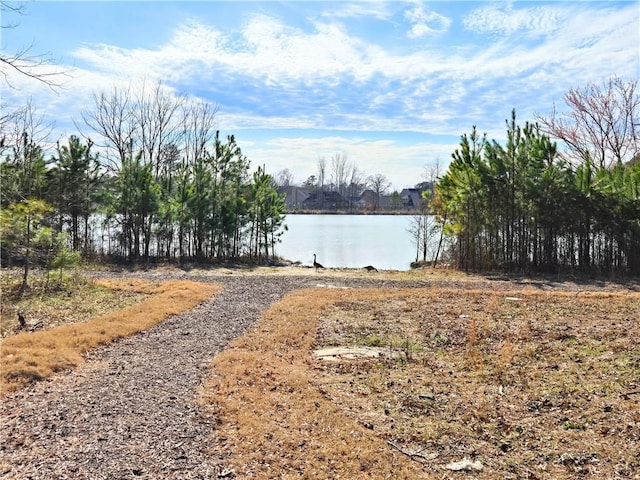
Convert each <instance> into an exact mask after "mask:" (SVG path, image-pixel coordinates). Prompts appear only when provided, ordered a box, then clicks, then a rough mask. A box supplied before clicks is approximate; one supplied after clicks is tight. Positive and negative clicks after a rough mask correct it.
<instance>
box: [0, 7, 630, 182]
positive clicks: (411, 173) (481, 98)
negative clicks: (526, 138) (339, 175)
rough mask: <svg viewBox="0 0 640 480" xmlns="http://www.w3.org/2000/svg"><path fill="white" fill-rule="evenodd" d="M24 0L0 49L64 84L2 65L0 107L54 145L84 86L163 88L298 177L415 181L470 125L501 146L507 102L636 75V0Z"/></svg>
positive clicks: (535, 104)
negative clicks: (339, 166)
mask: <svg viewBox="0 0 640 480" xmlns="http://www.w3.org/2000/svg"><path fill="white" fill-rule="evenodd" d="M10 3H12V2H10ZM22 3H23V4H24V7H25V12H24V15H22V16H10V15H8V14H6V12H5V14H4V15H3V19H2V23H3V24H7V23H17V26H16V27H15V28H11V29H7V28H3V29H2V39H1V48H2V50H3V52H8V53H13V52H17V51H19V50H21V49H22V48H24V47H25V46H29V45H31V44H33V47H32V49H31V52H32V53H36V54H45V55H46V56H47V57H48V58H51V59H54V60H55V65H53V66H49V67H45V68H47V69H48V70H51V69H56V68H59V69H63V70H65V71H66V72H67V74H68V75H67V76H66V77H65V78H64V84H63V88H62V89H59V90H56V91H52V90H51V89H49V88H47V87H46V86H44V85H42V84H40V83H38V82H36V81H33V80H30V79H28V78H25V77H20V76H17V75H15V74H14V73H13V72H9V73H8V77H7V78H6V80H8V81H9V82H10V84H11V87H9V86H7V83H6V82H4V81H3V80H1V79H0V82H2V84H1V85H0V88H1V89H2V91H1V94H2V108H3V110H5V111H9V110H10V109H11V108H16V107H19V106H24V104H25V103H26V101H27V99H29V98H31V100H32V103H33V105H34V106H35V107H36V109H37V110H38V112H39V113H40V114H41V115H42V116H43V119H44V120H46V121H55V129H54V131H53V132H52V141H53V142H55V141H56V140H58V139H63V141H64V139H65V138H66V137H67V136H68V135H70V134H74V133H78V130H77V128H76V127H75V126H74V123H73V122H74V120H75V121H76V122H80V124H81V112H82V111H83V110H86V109H88V108H91V107H92V105H93V100H92V95H93V94H94V93H100V92H109V91H111V89H112V88H113V87H114V86H126V85H128V84H132V83H135V82H140V81H142V80H144V81H145V82H146V83H150V82H151V83H155V82H157V81H161V82H162V84H163V85H164V86H166V88H168V89H169V90H170V91H171V92H176V93H183V94H187V95H189V96H190V97H193V98H196V99H200V100H206V101H208V102H211V103H213V104H216V105H217V106H218V114H217V128H219V129H220V131H221V133H223V134H224V135H226V134H231V133H233V134H234V135H235V136H236V139H237V141H238V143H239V145H240V147H241V148H242V150H243V153H244V154H245V155H246V156H247V157H248V158H249V159H250V160H251V163H252V166H253V167H254V168H257V166H258V165H262V164H265V165H266V167H267V170H268V171H269V172H270V173H273V174H276V173H277V172H278V171H280V170H282V169H284V168H288V169H289V170H290V171H291V172H292V173H293V175H294V179H295V181H296V182H302V181H303V180H305V179H306V178H307V177H308V176H309V175H312V174H314V173H316V171H317V163H318V159H319V158H320V157H324V158H326V159H327V161H328V162H330V159H331V157H332V156H334V155H335V154H338V153H339V154H346V155H347V157H348V159H349V160H350V161H351V162H353V163H355V164H356V165H357V166H358V168H359V170H360V171H362V172H363V173H364V174H366V175H372V174H378V173H381V174H383V175H385V176H386V177H387V178H388V179H389V180H390V181H391V182H392V184H393V187H394V188H396V189H401V188H403V187H406V186H413V185H414V184H416V183H418V182H420V181H422V180H423V179H424V178H425V174H426V173H427V172H428V171H429V170H430V169H433V167H434V166H435V165H436V164H437V163H439V165H440V167H441V170H442V169H444V168H446V166H447V164H448V163H449V161H450V156H451V153H452V152H453V150H454V149H455V148H456V147H457V145H458V143H459V138H460V135H462V134H463V133H466V132H469V131H470V130H471V128H472V126H473V125H477V127H478V129H479V130H480V131H481V132H487V134H488V136H489V138H495V139H497V140H500V139H501V138H502V137H503V136H504V133H505V126H504V125H505V123H504V122H505V119H507V118H508V117H510V114H511V110H512V109H514V108H515V109H516V112H517V116H518V119H519V122H520V123H522V124H524V122H525V121H527V120H533V119H534V114H535V113H540V114H543V115H545V114H548V113H549V112H550V111H551V110H552V109H553V106H554V104H555V105H556V107H557V108H558V110H560V111H562V110H563V108H564V103H563V95H564V94H565V93H566V92H567V91H568V90H569V89H570V88H574V87H582V86H585V85H586V84H588V83H589V82H596V83H602V82H604V81H605V80H607V79H608V78H610V77H611V76H613V75H617V76H620V77H623V78H625V79H631V78H638V76H639V74H640V2H638V1H627V2H613V1H607V2H591V1H582V2H570V1H555V2H542V1H533V2H525V1H522V2H521V1H517V2H507V1H501V2H480V1H466V2H456V1H450V2H423V1H408V2H400V1H391V2H378V1H362V2H350V1H346V2H329V1H319V2H307V1H281V2H276V1H269V2H251V1H241V2H224V1H193V2H171V1H145V2H129V1H112V2H91V1H75V2H49V1H34V2H22ZM87 133H88V132H87Z"/></svg>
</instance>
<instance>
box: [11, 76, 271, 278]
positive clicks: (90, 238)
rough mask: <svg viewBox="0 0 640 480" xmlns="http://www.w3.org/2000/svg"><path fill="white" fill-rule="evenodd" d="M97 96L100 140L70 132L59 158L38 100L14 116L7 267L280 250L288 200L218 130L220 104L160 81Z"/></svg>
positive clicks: (94, 122) (94, 123)
mask: <svg viewBox="0 0 640 480" xmlns="http://www.w3.org/2000/svg"><path fill="white" fill-rule="evenodd" d="M93 100H94V104H93V106H92V107H91V108H89V109H88V110H87V111H85V112H84V114H83V121H84V124H85V125H86V126H87V127H88V128H89V129H90V131H91V132H92V135H93V136H94V137H95V138H96V140H97V141H98V142H99V143H98V144H95V143H94V142H93V141H92V140H91V139H90V138H89V136H88V135H85V136H82V135H71V136H69V137H68V139H67V141H66V142H65V143H61V142H58V143H57V144H56V145H55V146H54V148H53V153H49V155H47V154H46V153H45V151H46V149H47V135H48V128H47V126H46V125H43V124H42V122H41V121H40V120H39V119H38V116H37V111H36V109H35V108H34V107H33V106H32V105H31V104H28V105H27V106H26V107H24V108H23V109H21V110H19V111H17V112H15V113H14V114H13V115H12V116H11V118H5V119H4V121H3V123H2V131H1V132H0V140H1V143H0V145H1V147H0V148H1V153H2V160H1V163H0V175H1V177H0V181H1V182H2V190H1V192H0V202H1V206H2V226H1V230H0V234H1V239H2V261H3V264H4V265H6V264H8V263H14V264H20V265H23V266H25V272H27V273H28V268H29V265H30V264H34V263H39V264H46V265H52V263H55V262H56V260H55V259H56V258H60V257H61V256H64V255H63V252H76V253H77V254H78V255H83V256H85V257H90V256H94V255H103V256H111V257H116V258H122V259H126V260H128V261H138V260H148V259H150V258H152V257H164V258H168V259H176V258H180V259H184V258H194V259H198V260H207V259H217V260H228V259H237V258H239V257H243V256H249V257H251V258H254V259H255V258H262V257H268V256H270V255H272V254H273V248H274V245H275V244H276V243H277V242H278V240H279V236H280V235H281V234H282V232H283V228H284V225H283V221H284V200H283V198H282V196H280V195H278V193H277V185H276V183H275V181H274V179H273V178H272V176H271V175H269V174H267V173H266V172H265V169H264V167H259V168H257V169H256V170H255V171H253V172H251V167H250V161H249V159H247V157H246V156H245V155H243V153H242V150H241V148H240V146H239V145H238V144H237V142H236V139H235V137H234V136H233V135H230V136H227V137H226V138H221V136H220V134H219V132H218V131H217V130H215V128H214V126H215V116H216V112H217V109H216V108H215V106H212V105H211V104H207V103H193V102H192V101H189V100H188V99H187V98H186V97H183V96H175V95H172V94H170V93H169V92H167V91H166V90H165V89H164V88H163V87H162V86H161V85H159V84H158V85H155V86H154V87H153V88H151V89H148V88H145V87H144V86H143V87H142V88H141V89H137V90H134V89H133V88H125V89H116V88H114V89H113V91H112V92H109V93H101V94H96V95H95V96H94V99H93ZM47 157H48V158H47ZM25 279H26V273H25ZM25 281H26V280H25Z"/></svg>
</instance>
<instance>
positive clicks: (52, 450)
mask: <svg viewBox="0 0 640 480" xmlns="http://www.w3.org/2000/svg"><path fill="white" fill-rule="evenodd" d="M194 279H195V280H201V281H212V282H215V283H221V284H222V285H223V287H224V288H223V290H222V291H221V292H219V293H218V294H217V295H215V296H214V297H213V298H212V299H211V300H209V301H207V302H205V303H203V304H201V305H200V306H198V307H197V308H195V309H193V310H191V311H189V312H186V313H184V314H182V315H179V316H175V317H172V318H170V319H168V320H167V321H165V322H163V323H161V324H159V325H157V326H156V327H154V328H152V329H150V330H147V331H146V332H143V333H141V334H138V335H135V336H133V337H129V338H127V339H124V340H122V341H119V342H117V343H114V344H112V345H109V346H107V347H104V348H100V349H98V350H96V351H95V352H93V353H92V354H91V355H90V361H88V362H87V363H86V364H85V365H84V366H82V367H81V368H79V369H77V370H75V371H74V372H73V373H70V374H68V375H63V376H59V377H57V378H55V379H54V380H50V381H44V382H40V383H38V384H36V385H34V386H33V387H31V388H28V389H24V390H22V391H20V392H17V393H15V394H13V395H10V396H9V397H7V398H5V399H4V400H3V402H2V406H1V407H0V418H1V419H2V424H3V425H2V429H1V430H0V479H2V480H4V479H21V480H23V479H24V480H26V479H47V480H49V479H59V480H62V479H91V480H94V479H96V480H97V479H135V478H146V479H205V478H206V479H211V478H218V477H222V476H224V466H223V464H222V459H220V458H217V457H216V456H215V455H214V456H212V455H211V454H210V453H209V452H208V450H209V448H208V445H207V442H208V441H211V439H212V438H215V437H214V435H215V428H214V423H215V419H213V418H211V417H208V416H207V415H206V414H205V413H204V412H203V411H202V409H201V407H200V406H199V405H198V404H197V403H196V401H195V398H196V394H197V389H198V387H199V386H200V385H201V384H202V382H203V380H204V377H205V376H206V374H207V370H206V369H207V366H208V364H209V362H210V361H211V359H212V358H213V356H214V355H215V354H216V353H218V352H219V351H220V350H222V349H223V348H224V347H225V345H227V343H228V342H229V341H230V340H232V339H233V338H235V337H237V336H239V335H240V334H242V333H243V332H244V331H245V330H246V329H247V327H249V326H251V325H252V324H254V323H255V322H256V321H257V320H258V319H259V318H260V315H261V313H262V312H263V311H264V310H265V309H266V308H267V307H269V306H270V305H271V304H272V303H274V302H276V301H278V300H279V299H280V298H281V297H282V296H283V295H284V294H286V293H287V292H289V291H291V290H292V289H294V288H301V287H305V286H316V285H317V284H318V283H320V282H319V280H320V279H319V278H318V277H315V278H314V276H307V277H291V276H283V277H265V276H242V277H240V276H226V277H206V278H194ZM321 281H322V283H323V284H338V285H343V284H344V281H342V280H339V279H331V278H326V277H325V278H322V280H321ZM350 283H351V285H352V286H355V285H354V283H358V284H362V283H368V284H373V283H376V284H377V285H380V283H378V282H368V281H366V280H365V282H362V281H358V282H353V281H351V282H350Z"/></svg>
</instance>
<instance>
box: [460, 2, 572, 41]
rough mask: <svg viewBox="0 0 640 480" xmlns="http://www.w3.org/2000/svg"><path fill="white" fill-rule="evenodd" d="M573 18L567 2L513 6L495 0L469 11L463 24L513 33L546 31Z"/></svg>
mask: <svg viewBox="0 0 640 480" xmlns="http://www.w3.org/2000/svg"><path fill="white" fill-rule="evenodd" d="M569 18H570V12H569V10H567V8H566V7H564V6H558V7H556V6H546V5H545V6H537V7H525V8H517V9H515V8H513V4H511V3H507V4H506V5H505V4H502V3H500V4H492V5H487V6H483V7H480V8H477V9H476V10H474V11H472V12H471V13H470V14H468V15H467V16H466V17H465V18H464V20H463V22H462V23H463V25H464V26H465V28H467V29H468V30H471V31H474V32H478V33H489V34H494V35H512V34H514V33H516V32H523V31H524V32H527V33H530V34H533V35H547V34H549V33H551V32H554V31H556V30H558V29H559V28H561V27H562V26H563V24H564V23H565V22H566V21H567V20H568V19H569Z"/></svg>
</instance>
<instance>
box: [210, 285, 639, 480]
mask: <svg viewBox="0 0 640 480" xmlns="http://www.w3.org/2000/svg"><path fill="white" fill-rule="evenodd" d="M639 319H640V294H638V293H634V292H631V291H617V292H602V291H600V292H580V293H576V292H571V293H569V292H560V291H539V290H534V289H531V288H528V287H524V288H522V289H519V290H514V291H492V290H491V289H489V288H487V289H478V290H476V289H464V288H462V289H461V288H455V289H451V288H437V287H433V288H420V289H403V290H385V289H381V290H378V289H371V290H336V289H313V290H303V291H297V292H294V293H293V294H291V295H289V296H288V297H286V298H285V300H283V301H282V302H280V303H278V304H276V305H275V306H273V307H272V308H271V309H270V310H269V311H268V312H267V313H266V314H265V315H264V317H263V319H262V320H261V321H260V322H259V323H258V324H257V326H256V327H255V328H254V329H253V330H251V331H250V332H248V333H247V334H246V335H245V336H243V337H241V338H240V339H238V340H237V341H236V342H235V343H234V344H233V345H232V346H231V348H229V349H228V350H226V351H225V352H223V353H222V354H220V355H219V356H218V357H216V358H215V360H214V362H213V365H212V377H211V379H210V381H209V383H208V385H207V386H206V388H205V391H204V393H203V399H204V401H205V402H206V403H208V404H209V405H210V406H211V409H212V410H213V412H214V413H215V415H216V416H217V417H218V418H220V422H221V423H220V425H219V430H218V432H217V435H218V436H219V439H220V440H222V445H223V447H222V452H221V453H222V455H223V456H226V458H227V459H228V463H229V465H231V468H232V469H233V471H234V472H235V473H236V475H237V476H238V478H261V479H268V478H269V479H272V478H350V479H351V478H426V479H431V478H433V479H436V478H437V479H442V478H461V477H460V475H469V476H472V477H475V476H478V475H479V478H484V479H505V478H512V479H516V478H528V479H549V480H550V479H560V480H562V479H575V478H587V479H603V478H635V479H637V478H640V460H639V459H640V349H638V347H637V338H638V336H639V334H640V327H639ZM336 346H340V347H345V348H351V349H353V350H354V351H355V352H358V351H360V350H359V349H363V348H368V349H377V350H376V351H377V352H378V354H377V355H376V356H375V357H370V356H364V355H360V356H359V355H349V356H345V355H343V356H336V357H334V358H332V359H327V358H326V357H325V358H320V357H318V356H317V355H314V352H318V351H322V350H323V349H325V348H327V347H336ZM463 460H464V461H465V462H462V463H461V461H463ZM471 465H473V466H474V467H475V468H481V469H482V470H481V472H478V471H474V470H473V468H472V467H471ZM461 466H462V467H461ZM465 466H466V467H465ZM463 467H464V468H468V469H469V470H468V471H465V472H460V471H455V469H456V468H463Z"/></svg>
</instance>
